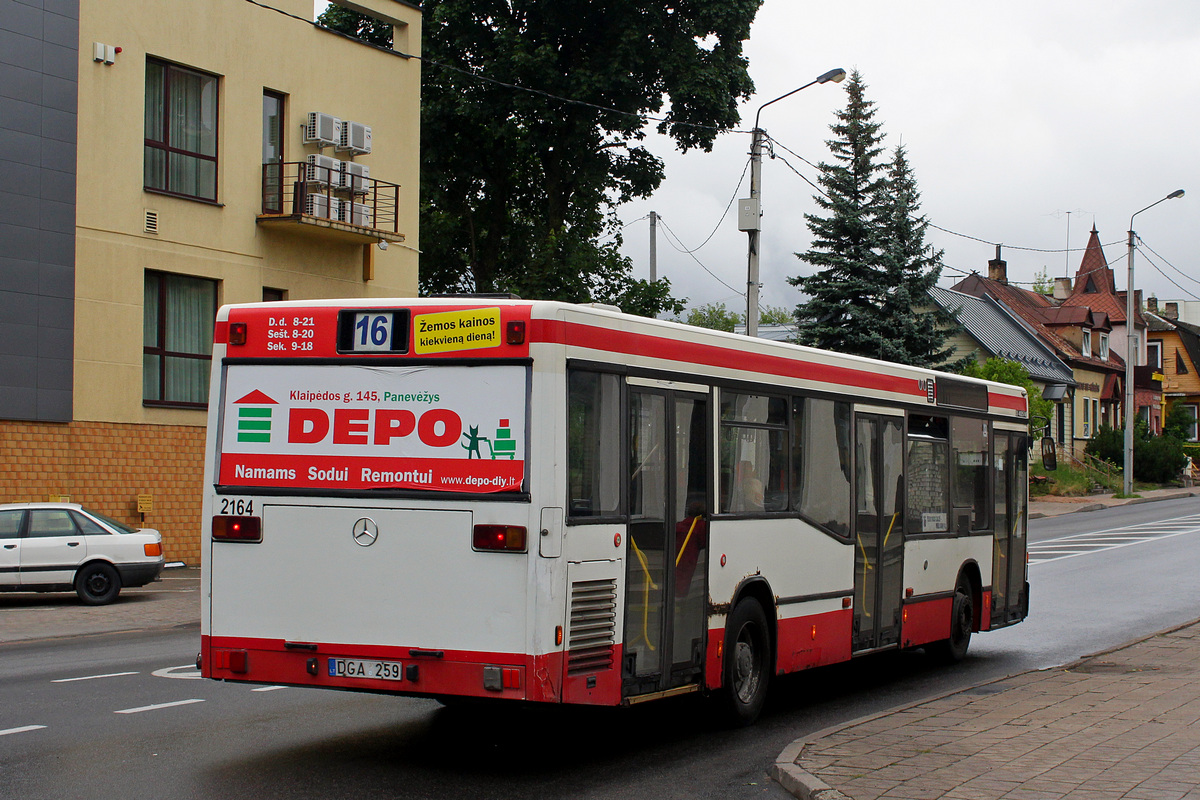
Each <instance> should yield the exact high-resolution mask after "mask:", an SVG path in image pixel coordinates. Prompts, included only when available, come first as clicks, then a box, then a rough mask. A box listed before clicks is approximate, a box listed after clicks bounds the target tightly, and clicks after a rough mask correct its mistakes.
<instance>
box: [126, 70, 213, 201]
mask: <svg viewBox="0 0 1200 800" xmlns="http://www.w3.org/2000/svg"><path fill="white" fill-rule="evenodd" d="M144 170H145V175H144V180H145V186H146V188H147V189H151V190H154V191H159V192H166V193H168V194H173V195H178V196H180V197H191V198H195V199H198V200H211V201H213V202H216V199H217V77H216V76H215V75H208V74H206V73H203V72H197V71H195V70H191V69H186V68H184V67H179V66H176V65H174V64H167V63H166V62H163V61H156V60H154V59H147V60H146V141H145V158H144Z"/></svg>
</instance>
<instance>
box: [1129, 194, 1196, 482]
mask: <svg viewBox="0 0 1200 800" xmlns="http://www.w3.org/2000/svg"><path fill="white" fill-rule="evenodd" d="M1176 197H1183V189H1176V190H1175V191H1173V192H1171V193H1170V194H1169V195H1167V196H1166V197H1164V198H1162V199H1161V200H1156V201H1154V202H1153V203H1151V204H1150V205H1148V206H1146V207H1145V208H1143V209H1142V211H1148V210H1150V209H1152V208H1154V207H1155V206H1156V205H1158V204H1159V203H1161V202H1163V200H1173V199H1175V198H1176ZM1142 211H1135V212H1133V215H1132V216H1131V217H1130V218H1129V254H1128V256H1127V261H1128V265H1129V279H1128V282H1127V284H1126V286H1125V459H1124V471H1125V483H1124V490H1123V491H1124V493H1125V494H1126V495H1130V494H1133V419H1134V412H1135V410H1136V409H1134V407H1133V403H1134V386H1133V366H1134V364H1135V363H1137V355H1138V354H1137V337H1136V336H1135V335H1134V333H1133V308H1134V306H1133V248H1134V240H1135V239H1136V238H1137V234H1135V233H1134V232H1133V218H1134V217H1136V216H1137V215H1138V214H1140V213H1142Z"/></svg>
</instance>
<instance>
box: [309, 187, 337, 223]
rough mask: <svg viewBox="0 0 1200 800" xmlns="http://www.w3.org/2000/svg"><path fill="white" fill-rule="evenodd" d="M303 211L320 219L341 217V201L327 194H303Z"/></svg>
mask: <svg viewBox="0 0 1200 800" xmlns="http://www.w3.org/2000/svg"><path fill="white" fill-rule="evenodd" d="M304 213H305V214H307V215H308V216H310V217H320V218H321V219H341V216H342V201H341V200H339V199H337V198H336V197H330V196H329V195H327V194H315V193H314V194H307V195H305V196H304Z"/></svg>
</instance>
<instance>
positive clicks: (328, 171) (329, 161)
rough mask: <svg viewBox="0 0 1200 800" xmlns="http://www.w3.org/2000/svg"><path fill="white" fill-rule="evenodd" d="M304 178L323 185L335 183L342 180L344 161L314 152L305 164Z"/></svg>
mask: <svg viewBox="0 0 1200 800" xmlns="http://www.w3.org/2000/svg"><path fill="white" fill-rule="evenodd" d="M304 180H305V181H308V182H309V183H318V184H320V185H321V186H328V185H329V184H330V183H333V184H335V185H337V184H339V183H341V180H342V162H341V161H338V160H337V159H336V158H333V157H331V156H323V155H318V154H317V153H313V154H311V155H310V156H309V157H308V163H307V164H305V165H304Z"/></svg>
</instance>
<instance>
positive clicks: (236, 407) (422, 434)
mask: <svg viewBox="0 0 1200 800" xmlns="http://www.w3.org/2000/svg"><path fill="white" fill-rule="evenodd" d="M224 369H225V378H224V392H223V396H222V398H221V403H222V407H221V424H220V433H219V437H220V448H221V452H220V458H219V460H218V463H217V475H216V476H215V478H216V482H217V483H218V484H219V485H223V486H238V487H270V488H279V489H289V490H297V491H300V490H303V491H310V492H311V491H316V492H320V491H330V490H352V491H371V490H378V489H409V490H414V489H415V490H428V491H435V492H469V493H472V494H482V493H494V492H518V491H521V490H522V488H523V485H524V480H525V458H526V419H527V411H526V406H527V397H526V393H527V389H526V386H527V384H528V371H527V368H526V367H523V366H498V365H482V366H436V367H418V368H413V367H383V366H378V365H374V364H372V365H370V366H367V365H356V364H337V365H297V364H281V365H277V366H274V365H241V364H233V365H226V366H225V367H224Z"/></svg>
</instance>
